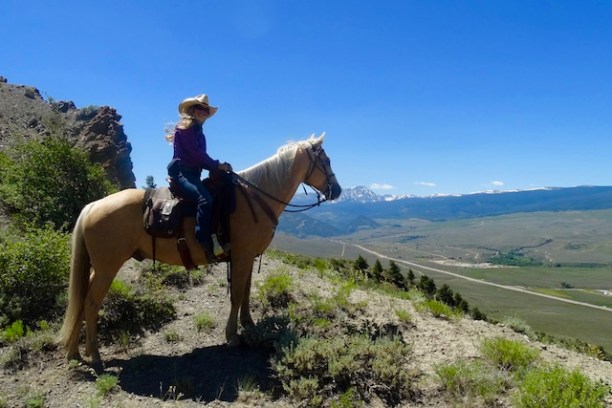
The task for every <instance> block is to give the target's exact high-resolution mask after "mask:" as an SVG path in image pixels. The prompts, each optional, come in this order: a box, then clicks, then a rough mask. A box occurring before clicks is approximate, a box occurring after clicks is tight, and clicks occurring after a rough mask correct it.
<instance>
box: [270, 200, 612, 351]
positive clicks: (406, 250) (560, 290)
mask: <svg viewBox="0 0 612 408" xmlns="http://www.w3.org/2000/svg"><path fill="white" fill-rule="evenodd" d="M377 221H378V222H379V223H380V224H381V225H382V226H381V227H380V228H377V229H375V230H367V231H360V232H359V233H357V234H354V235H351V236H347V237H341V238H338V239H337V240H336V241H330V240H322V239H312V240H298V239H295V238H291V237H288V236H286V235H281V236H280V237H277V239H275V241H274V242H273V246H274V247H276V248H279V249H282V250H286V251H290V252H296V253H301V254H304V255H309V256H318V257H325V258H346V259H356V258H357V256H358V255H362V256H364V257H366V259H368V261H369V262H370V264H373V262H374V261H375V257H374V256H372V255H370V254H367V253H362V252H360V251H359V250H358V249H357V248H355V247H354V246H352V245H351V244H353V243H354V244H359V245H362V246H364V247H366V248H369V249H373V250H375V251H377V252H380V253H383V254H385V255H386V256H389V257H392V258H396V259H398V260H406V261H410V262H415V263H418V264H422V265H427V266H430V267H435V268H438V269H442V270H445V271H449V272H453V273H457V274H460V275H464V276H467V277H470V278H474V279H478V280H485V281H488V282H492V283H497V284H501V285H508V286H513V287H520V288H525V289H528V290H530V291H534V292H538V293H542V294H546V295H551V296H556V297H559V298H562V299H571V300H575V301H579V302H584V303H589V304H592V305H597V306H605V307H609V308H612V295H611V294H610V293H612V210H604V211H584V212H564V213H529V214H512V215H506V216H500V217H487V218H478V219H469V220H459V221H446V222H427V221H423V220H392V221H390V220H377ZM512 251H514V253H520V254H521V255H522V256H524V257H525V259H529V260H531V261H530V262H531V264H529V265H527V266H522V267H497V268H482V267H457V266H448V265H441V264H440V263H439V262H441V261H453V262H455V263H466V264H478V263H484V262H487V261H488V260H489V259H490V258H491V257H492V256H494V255H495V254H499V253H508V252H512ZM435 261H438V263H436V262H435ZM383 266H385V267H386V263H385V262H384V261H383ZM400 266H402V265H401V264H400ZM402 268H403V269H404V270H405V271H407V269H408V267H402ZM412 269H413V270H414V271H415V272H417V273H418V272H419V270H418V268H412ZM423 272H424V273H425V274H427V275H428V276H430V277H431V278H433V279H434V280H435V282H436V284H437V285H438V286H440V285H442V284H444V283H446V284H448V285H449V286H450V287H451V288H452V289H453V290H454V291H457V292H459V293H461V294H462V295H463V297H464V298H466V299H467V300H468V302H469V303H470V305H474V306H477V307H478V308H479V309H480V310H481V311H483V312H484V313H486V314H487V315H489V316H490V317H493V318H495V319H498V320H503V319H504V318H506V317H518V318H520V319H523V320H524V321H526V322H527V323H528V324H529V325H530V326H531V327H532V328H533V329H534V330H536V331H541V332H545V333H547V334H550V335H553V336H555V337H559V338H566V339H579V340H582V341H585V342H587V343H592V344H597V345H601V346H603V347H604V348H605V349H606V350H607V351H608V352H612V312H609V311H604V310H597V309H592V308H588V307H584V306H580V305H574V304H568V303H564V302H559V301H556V300H552V299H546V298H542V297H538V296H534V295H530V294H525V293H519V292H515V291H509V290H504V289H501V288H496V287H491V286H487V285H481V284H478V283H476V282H472V281H467V280H464V279H461V278H457V277H453V276H449V275H445V274H442V273H436V272H433V271H429V270H426V271H423ZM606 290H607V291H608V292H607V293H608V294H604V291H606Z"/></svg>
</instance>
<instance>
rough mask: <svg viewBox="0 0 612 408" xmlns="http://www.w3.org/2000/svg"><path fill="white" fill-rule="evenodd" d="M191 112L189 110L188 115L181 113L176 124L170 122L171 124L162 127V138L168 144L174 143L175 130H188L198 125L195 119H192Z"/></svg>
mask: <svg viewBox="0 0 612 408" xmlns="http://www.w3.org/2000/svg"><path fill="white" fill-rule="evenodd" d="M192 112H193V110H192V109H189V113H181V114H180V115H179V121H178V123H172V122H171V123H167V124H166V126H164V133H165V136H164V137H165V138H166V140H167V141H168V142H169V143H173V142H174V131H175V130H176V129H177V128H178V129H189V128H190V127H192V126H193V125H195V124H197V123H198V122H197V121H196V119H195V118H194V117H193V115H192Z"/></svg>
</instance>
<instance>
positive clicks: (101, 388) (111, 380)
mask: <svg viewBox="0 0 612 408" xmlns="http://www.w3.org/2000/svg"><path fill="white" fill-rule="evenodd" d="M117 384H119V379H118V378H117V377H116V376H114V375H112V374H102V375H101V376H99V377H98V378H97V379H96V391H97V393H98V395H100V396H103V397H104V396H106V395H108V394H109V393H110V392H111V391H112V390H113V389H114V388H115V387H116V386H117Z"/></svg>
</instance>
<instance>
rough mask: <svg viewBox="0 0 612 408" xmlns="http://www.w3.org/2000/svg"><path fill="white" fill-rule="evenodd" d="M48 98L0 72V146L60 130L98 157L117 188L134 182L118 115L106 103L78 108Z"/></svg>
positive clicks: (128, 146) (55, 132)
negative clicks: (16, 83)
mask: <svg viewBox="0 0 612 408" xmlns="http://www.w3.org/2000/svg"><path fill="white" fill-rule="evenodd" d="M48 99H49V100H45V99H44V98H43V97H42V95H41V94H40V91H39V90H38V89H36V88H34V87H31V86H25V85H14V84H10V83H8V81H7V80H6V79H5V78H4V77H0V150H3V149H6V148H7V147H10V146H12V145H14V144H16V143H20V142H23V141H26V140H32V139H34V140H42V139H44V138H46V137H50V136H52V135H55V136H64V137H66V138H67V139H68V140H69V141H70V142H71V143H72V144H73V145H74V146H75V147H78V148H79V149H82V150H84V151H86V152H87V153H88V154H89V156H90V158H91V160H92V161H93V162H96V163H100V164H101V165H102V167H103V168H104V170H105V171H106V174H107V176H108V178H109V180H110V181H111V182H113V183H114V184H115V185H116V186H117V187H118V188H120V189H123V188H129V187H135V185H136V178H135V177H134V173H133V172H132V168H133V166H132V160H131V158H130V153H131V151H132V146H131V144H130V142H129V141H128V138H127V135H126V134H125V132H124V131H123V125H121V115H119V114H118V113H117V111H116V110H115V109H114V108H111V107H109V106H102V107H98V106H87V107H84V108H81V109H79V108H77V107H76V105H75V104H74V102H72V101H54V100H53V99H51V98H48Z"/></svg>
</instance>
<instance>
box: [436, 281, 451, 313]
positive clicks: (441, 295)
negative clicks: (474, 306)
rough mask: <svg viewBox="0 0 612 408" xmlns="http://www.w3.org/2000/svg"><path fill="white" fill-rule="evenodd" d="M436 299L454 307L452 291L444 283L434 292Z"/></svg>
mask: <svg viewBox="0 0 612 408" xmlns="http://www.w3.org/2000/svg"><path fill="white" fill-rule="evenodd" d="M436 299H437V300H439V301H440V302H442V303H445V304H447V305H449V306H451V307H455V298H454V293H453V290H452V289H451V288H450V287H449V286H448V285H447V284H446V283H445V284H444V285H442V286H441V287H440V289H438V290H437V291H436Z"/></svg>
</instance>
